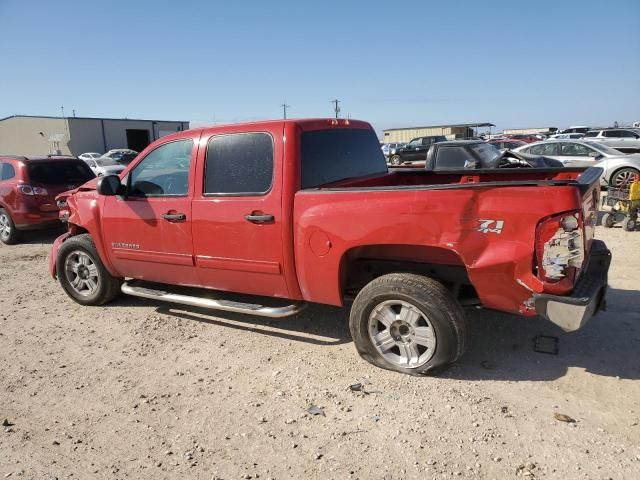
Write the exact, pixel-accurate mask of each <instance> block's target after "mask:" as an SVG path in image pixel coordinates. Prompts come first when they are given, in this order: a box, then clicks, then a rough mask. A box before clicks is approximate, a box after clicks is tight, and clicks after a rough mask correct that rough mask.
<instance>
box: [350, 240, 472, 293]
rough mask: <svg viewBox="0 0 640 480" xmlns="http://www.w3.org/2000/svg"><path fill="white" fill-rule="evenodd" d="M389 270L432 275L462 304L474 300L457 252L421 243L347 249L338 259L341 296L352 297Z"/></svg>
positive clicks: (469, 282)
mask: <svg viewBox="0 0 640 480" xmlns="http://www.w3.org/2000/svg"><path fill="white" fill-rule="evenodd" d="M390 273H411V274H417V275H422V276H425V277H428V278H432V279H434V280H436V281H438V282H440V283H442V284H443V285H444V286H445V288H447V289H448V290H449V291H450V292H451V293H452V294H453V295H454V297H455V298H457V299H460V300H461V301H462V302H463V303H466V302H469V303H477V293H476V291H475V289H474V288H473V286H472V284H471V281H470V279H469V274H468V272H467V268H466V265H465V264H464V262H463V260H462V258H461V257H460V255H458V254H457V253H456V252H455V251H453V250H450V249H447V248H442V247H435V246H422V245H366V246H361V247H355V248H352V249H350V250H347V251H346V252H344V254H343V255H342V258H341V260H340V268H339V286H340V294H341V298H343V299H345V300H347V301H348V300H350V299H352V298H354V297H355V296H356V295H357V293H358V292H359V291H360V290H361V289H362V288H364V286H365V285H367V284H368V283H369V282H371V281H372V280H375V279H376V278H378V277H381V276H383V275H387V274H390Z"/></svg>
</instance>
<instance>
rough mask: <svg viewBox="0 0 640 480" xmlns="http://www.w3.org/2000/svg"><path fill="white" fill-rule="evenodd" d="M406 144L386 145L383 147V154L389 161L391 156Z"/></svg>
mask: <svg viewBox="0 0 640 480" xmlns="http://www.w3.org/2000/svg"><path fill="white" fill-rule="evenodd" d="M404 146H405V144H404V143H400V142H396V143H385V144H383V145H382V147H381V148H382V153H383V155H384V156H385V157H386V158H387V159H388V158H389V156H390V155H392V154H395V153H396V150H397V149H399V148H402V147H404Z"/></svg>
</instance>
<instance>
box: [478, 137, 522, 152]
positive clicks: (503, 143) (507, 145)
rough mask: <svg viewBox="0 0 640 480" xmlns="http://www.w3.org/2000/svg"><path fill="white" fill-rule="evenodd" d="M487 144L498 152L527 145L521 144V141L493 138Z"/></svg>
mask: <svg viewBox="0 0 640 480" xmlns="http://www.w3.org/2000/svg"><path fill="white" fill-rule="evenodd" d="M487 143H490V144H491V145H495V146H496V147H497V148H498V149H499V150H500V151H502V152H505V151H507V150H513V149H514V148H518V147H522V146H524V145H528V144H527V142H523V141H522V140H516V139H511V138H494V139H491V140H488V141H487Z"/></svg>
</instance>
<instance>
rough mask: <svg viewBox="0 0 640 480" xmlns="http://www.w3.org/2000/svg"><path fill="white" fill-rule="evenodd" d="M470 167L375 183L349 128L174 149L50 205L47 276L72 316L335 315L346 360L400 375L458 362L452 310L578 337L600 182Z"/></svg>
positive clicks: (196, 139)
mask: <svg viewBox="0 0 640 480" xmlns="http://www.w3.org/2000/svg"><path fill="white" fill-rule="evenodd" d="M479 167H482V165H480V166H479V165H477V164H474V165H473V169H465V168H462V169H460V168H457V169H450V170H447V169H431V170H429V169H421V170H407V171H389V170H388V169H387V166H386V163H385V159H384V156H383V154H382V152H381V150H380V146H379V143H378V140H377V138H376V134H375V132H374V130H373V129H372V128H371V126H370V125H369V124H368V123H366V122H362V121H355V120H337V119H329V120H327V119H309V120H278V121H266V122H255V123H247V124H237V125H227V126H216V127H212V128H200V129H194V130H189V131H184V132H179V133H176V134H173V135H170V136H166V137H163V138H161V139H159V140H157V141H156V142H154V143H153V144H151V145H150V146H149V147H147V148H146V149H145V150H144V151H143V152H142V153H140V154H139V155H138V157H137V158H136V159H135V160H134V161H132V162H131V164H130V165H128V167H127V168H126V169H125V170H124V171H123V172H121V173H120V174H119V175H117V176H116V175H109V176H104V177H101V178H99V179H96V180H92V181H90V182H88V183H87V184H85V185H83V186H81V187H79V188H76V189H74V190H72V191H69V192H66V193H64V194H62V195H60V196H58V203H59V206H60V208H61V216H63V218H64V219H65V220H66V221H67V223H68V232H66V233H65V234H63V235H62V236H60V237H59V238H57V239H56V241H55V242H54V244H53V247H52V252H51V257H50V271H51V274H52V275H53V277H54V278H57V279H58V281H59V282H60V285H61V286H62V288H63V289H64V291H65V292H66V293H67V294H68V295H69V296H70V297H71V298H72V299H73V300H75V301H76V302H78V303H80V304H82V305H102V304H105V303H107V302H109V301H111V300H113V299H114V298H115V297H116V296H117V295H119V294H120V293H122V292H123V293H125V294H128V295H134V296H138V297H143V298H147V299H152V300H156V301H168V302H174V303H178V304H185V305H190V306H196V307H204V308H210V309H214V310H224V311H230V312H241V313H245V314H251V315H261V316H266V317H283V316H287V315H295V314H296V313H298V312H299V311H300V310H301V309H302V308H303V307H304V305H305V304H306V303H309V302H315V303H321V304H328V305H336V306H345V305H350V307H351V310H350V316H349V326H350V330H351V334H352V337H353V340H354V343H355V346H356V349H357V350H358V352H359V353H360V355H361V356H362V357H363V358H364V359H366V360H367V361H369V362H371V363H372V364H374V365H377V366H379V367H382V368H387V369H391V370H395V371H399V372H404V373H409V374H413V375H420V374H426V373H428V372H433V371H436V369H438V370H439V369H441V367H444V366H445V365H447V364H450V363H452V362H454V361H456V360H457V359H458V358H459V357H460V356H461V355H462V354H463V352H464V350H465V345H466V343H467V331H466V326H465V313H464V307H470V306H473V307H484V308H487V309H494V310H499V311H503V312H510V313H513V314H518V315H521V316H525V317H530V316H535V315H541V316H543V317H545V318H546V319H548V320H550V321H551V322H553V323H555V324H557V325H559V326H560V327H561V328H563V329H564V330H566V331H573V330H577V329H578V328H580V327H581V326H582V325H583V324H584V323H585V322H586V321H587V320H588V319H589V318H590V317H592V316H593V315H594V314H596V313H597V312H598V311H599V310H600V309H601V308H602V307H603V306H604V302H605V292H606V288H607V272H608V269H609V263H610V253H609V251H608V250H607V248H606V246H605V245H604V243H603V242H601V241H598V240H595V239H594V229H595V225H596V218H597V205H598V196H599V193H600V189H599V176H600V174H601V170H600V169H597V168H591V169H588V170H586V169H583V168H578V169H569V168H548V167H545V168H536V167H531V166H529V165H526V166H523V167H522V168H516V169H514V168H479ZM238 294H243V295H242V299H241V300H238V299H237V298H236V297H238ZM268 297H271V298H268Z"/></svg>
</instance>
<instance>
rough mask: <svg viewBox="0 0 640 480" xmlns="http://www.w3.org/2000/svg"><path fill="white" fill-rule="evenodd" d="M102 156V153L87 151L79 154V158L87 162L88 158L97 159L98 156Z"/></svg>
mask: <svg viewBox="0 0 640 480" xmlns="http://www.w3.org/2000/svg"><path fill="white" fill-rule="evenodd" d="M101 156H102V154H101V153H96V152H87V153H83V154H81V155H78V158H79V159H80V160H84V161H85V162H86V161H87V160H95V159H96V158H100V157H101Z"/></svg>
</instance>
